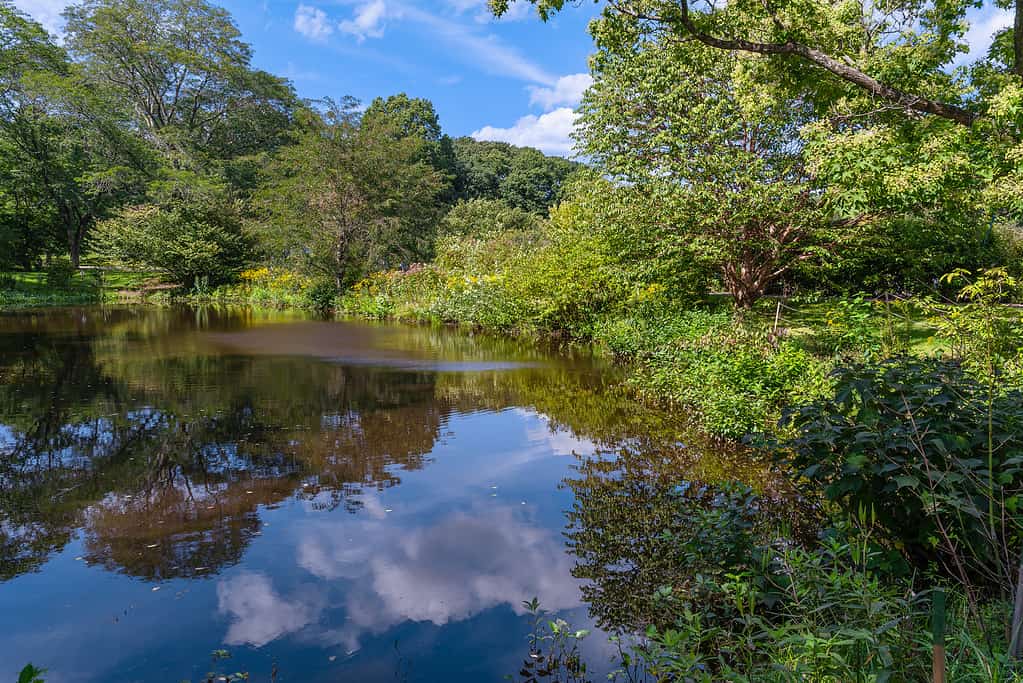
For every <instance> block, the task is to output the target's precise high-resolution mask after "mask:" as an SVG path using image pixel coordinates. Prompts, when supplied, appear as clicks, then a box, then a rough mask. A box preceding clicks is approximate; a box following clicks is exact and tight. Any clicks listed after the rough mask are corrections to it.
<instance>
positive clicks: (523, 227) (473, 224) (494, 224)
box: [438, 199, 542, 238]
mask: <svg viewBox="0 0 1023 683" xmlns="http://www.w3.org/2000/svg"><path fill="white" fill-rule="evenodd" d="M541 224H542V222H541V220H540V218H539V217H538V216H537V215H536V214H533V213H530V212H528V211H525V210H523V209H519V208H516V207H514V206H510V205H509V204H507V203H506V202H504V201H502V200H500V199H469V200H466V201H462V202H459V203H458V204H455V206H454V207H452V208H451V210H450V211H449V212H448V213H447V215H446V216H445V217H444V220H442V221H441V224H440V229H439V231H438V232H439V236H441V237H444V236H447V235H460V236H472V237H476V238H482V237H487V236H488V235H492V234H495V233H502V232H535V231H537V230H538V229H539V228H540V226H541Z"/></svg>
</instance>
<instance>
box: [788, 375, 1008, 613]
mask: <svg viewBox="0 0 1023 683" xmlns="http://www.w3.org/2000/svg"><path fill="white" fill-rule="evenodd" d="M784 424H785V425H786V426H788V427H789V428H791V429H792V430H794V432H795V434H794V436H792V437H791V438H790V439H787V440H783V441H782V442H781V443H780V444H778V451H777V452H778V456H779V458H780V460H781V462H782V464H783V465H784V466H785V467H787V468H791V470H792V471H794V472H795V473H797V474H798V477H799V479H798V483H799V484H800V485H801V486H802V488H803V490H804V491H805V492H806V493H807V494H809V495H816V494H817V492H820V493H821V494H823V496H824V497H825V498H827V499H828V500H830V501H832V502H834V503H836V504H838V505H839V506H840V508H841V509H843V510H846V511H849V512H854V511H856V510H860V509H867V510H872V511H874V513H875V514H876V516H877V520H878V522H879V524H880V525H881V526H882V527H883V529H884V530H885V532H886V533H887V535H888V537H889V538H890V539H892V540H893V541H895V542H897V544H898V545H899V547H904V548H905V551H906V554H907V557H909V558H910V559H911V560H913V561H914V562H916V563H917V564H918V565H919V566H921V567H927V566H928V565H929V564H930V563H931V562H933V561H937V562H938V563H939V565H940V566H941V567H942V568H944V569H945V571H947V572H949V573H950V574H951V575H952V576H954V577H955V578H956V579H957V580H959V581H961V582H962V584H963V585H964V586H967V587H973V588H975V589H992V588H993V589H996V591H1001V592H1003V593H1005V594H1009V593H1011V592H1012V590H1013V587H1014V586H1015V584H1016V567H1017V564H1018V561H1019V556H1020V551H1021V546H1023V516H1021V515H1023V506H1021V503H1023V392H1019V391H1016V390H1009V391H1004V392H995V393H992V392H991V387H990V386H989V385H987V384H985V383H984V382H982V381H980V380H978V379H977V378H975V377H974V376H973V375H972V374H970V373H968V372H966V371H965V370H964V368H963V367H962V365H961V364H960V363H958V362H956V361H949V360H944V359H940V358H926V359H919V358H912V357H907V356H903V357H897V358H893V359H890V360H886V361H882V362H879V363H876V364H866V363H859V364H854V365H850V366H846V367H842V368H839V369H838V370H836V372H835V389H834V393H833V394H832V395H830V396H828V397H827V398H824V399H820V400H818V401H815V402H812V403H809V404H807V405H803V406H802V407H800V408H798V409H796V410H793V411H791V412H789V413H788V414H787V415H786V416H785V419H784Z"/></svg>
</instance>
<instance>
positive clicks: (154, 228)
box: [93, 201, 253, 288]
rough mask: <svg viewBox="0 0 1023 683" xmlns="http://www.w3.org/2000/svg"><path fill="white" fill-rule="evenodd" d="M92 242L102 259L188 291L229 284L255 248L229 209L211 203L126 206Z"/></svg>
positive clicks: (190, 202)
mask: <svg viewBox="0 0 1023 683" xmlns="http://www.w3.org/2000/svg"><path fill="white" fill-rule="evenodd" d="M93 241H94V249H95V251H96V254H97V255H98V256H100V257H101V258H104V259H106V260H108V261H112V262H115V263H119V264H124V265H128V266H133V267H142V268H147V269H157V270H162V271H165V272H166V273H167V274H168V275H169V277H170V278H171V280H173V281H174V282H177V283H179V284H181V285H184V286H185V287H189V288H191V287H194V286H195V285H196V284H197V283H198V282H199V281H200V280H203V281H205V282H206V283H207V284H210V285H216V284H220V283H223V282H228V281H230V280H231V279H232V278H233V277H234V276H235V275H236V274H237V273H238V272H239V271H241V270H242V269H243V268H244V267H245V266H246V264H247V263H248V262H249V258H250V255H251V253H252V246H253V244H252V239H251V238H250V237H249V236H248V234H247V233H246V232H245V230H244V229H243V226H242V222H241V220H240V218H239V217H238V216H237V215H236V212H235V211H234V210H233V208H232V207H230V206H225V205H223V204H220V203H217V202H215V201H214V202H209V203H203V202H199V201H189V202H180V203H174V204H170V205H165V206H154V205H145V206H137V207H129V208H126V209H123V210H122V211H120V212H119V213H118V214H117V215H116V216H114V217H113V218H110V219H107V220H105V221H103V222H101V223H100V224H99V225H98V226H97V227H96V231H95V235H94V238H93Z"/></svg>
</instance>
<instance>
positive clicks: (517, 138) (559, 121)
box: [472, 107, 578, 156]
mask: <svg viewBox="0 0 1023 683" xmlns="http://www.w3.org/2000/svg"><path fill="white" fill-rule="evenodd" d="M577 118H578V115H577V114H576V113H575V112H574V111H572V109H570V108H569V107H562V108H560V109H555V110H554V111H550V112H547V113H546V114H543V115H541V116H533V115H529V116H523V117H522V118H520V119H519V120H518V121H516V122H515V125H514V126H512V127H510V128H496V127H494V126H484V127H483V128H480V129H479V130H477V131H476V132H474V133H473V134H472V137H474V138H476V139H477V140H494V141H497V142H510V143H511V144H513V145H519V146H525V147H536V148H537V149H539V150H541V151H543V152H546V153H547V154H558V155H561V156H568V155H569V154H570V153H571V152H572V147H573V142H572V138H571V135H572V130H573V129H574V128H575V122H576V119H577Z"/></svg>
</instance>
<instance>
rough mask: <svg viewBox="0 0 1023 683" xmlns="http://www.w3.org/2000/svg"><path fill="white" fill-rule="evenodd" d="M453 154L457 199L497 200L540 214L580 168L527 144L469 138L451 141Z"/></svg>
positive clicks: (554, 200) (543, 213)
mask: <svg viewBox="0 0 1023 683" xmlns="http://www.w3.org/2000/svg"><path fill="white" fill-rule="evenodd" d="M454 153H455V160H456V164H457V174H458V175H457V179H456V189H457V192H458V196H459V197H460V198H463V199H500V200H502V201H504V202H506V203H507V204H509V205H511V206H514V207H515V208H518V209H523V210H525V211H530V212H532V213H535V214H538V215H541V216H544V215H546V214H547V210H548V209H549V208H550V207H551V206H552V205H554V204H556V203H557V202H558V201H560V200H561V198H562V192H563V189H564V186H565V182H566V181H567V180H568V177H569V176H570V175H571V174H572V172H574V171H576V170H577V169H579V168H580V165H579V164H578V163H575V162H572V161H569V160H567V159H562V158H561V157H549V156H545V155H544V154H543V153H542V152H540V151H539V150H536V149H532V148H530V147H515V146H514V145H509V144H508V143H506V142H490V141H479V140H474V139H472V138H468V137H465V138H458V139H457V140H455V141H454Z"/></svg>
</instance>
